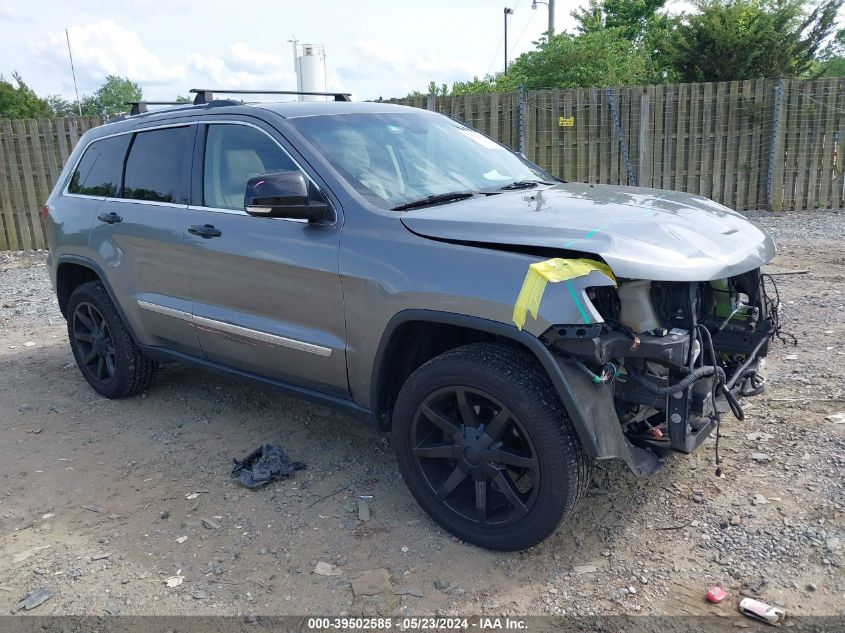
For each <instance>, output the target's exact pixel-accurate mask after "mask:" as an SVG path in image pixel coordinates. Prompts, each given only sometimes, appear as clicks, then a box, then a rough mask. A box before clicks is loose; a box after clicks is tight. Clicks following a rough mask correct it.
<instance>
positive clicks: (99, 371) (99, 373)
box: [97, 356, 106, 380]
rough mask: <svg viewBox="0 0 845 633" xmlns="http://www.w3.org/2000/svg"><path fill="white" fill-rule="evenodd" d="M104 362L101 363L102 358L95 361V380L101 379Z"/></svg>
mask: <svg viewBox="0 0 845 633" xmlns="http://www.w3.org/2000/svg"><path fill="white" fill-rule="evenodd" d="M105 365H106V364H105V362H103V357H102V356H100V358H98V359H97V378H99V379H100V380H102V379H103V369H104V368H105Z"/></svg>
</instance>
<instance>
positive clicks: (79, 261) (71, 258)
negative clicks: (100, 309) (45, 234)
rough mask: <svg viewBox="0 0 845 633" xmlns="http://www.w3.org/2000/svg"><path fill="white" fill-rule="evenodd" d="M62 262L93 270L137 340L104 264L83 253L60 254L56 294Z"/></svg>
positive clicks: (57, 262) (57, 265) (57, 266)
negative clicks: (84, 255)
mask: <svg viewBox="0 0 845 633" xmlns="http://www.w3.org/2000/svg"><path fill="white" fill-rule="evenodd" d="M62 264H76V265H78V266H83V267H85V268H88V269H89V270H91V271H93V272H94V274H96V275H97V277H98V278H99V280H100V283H101V284H103V287H104V288H105V289H106V292H108V293H109V299H111V302H112V303H113V304H114V307H115V308H116V309H117V313H118V314H119V315H120V320H121V321H123V325H124V326H126V329H127V330H129V334H130V335H131V336H132V338H133V339H135V340H136V341H137V340H138V338H137V337H136V336H135V332H133V331H132V326H131V325H130V324H129V320H128V319H127V318H126V315H125V314H124V313H123V308H122V307H121V305H120V303H119V302H118V300H117V297H116V296H115V294H114V290H112V287H111V284H110V283H109V281H108V276H107V275H106V273H105V271H104V270H103V268H102V266H100V265H99V264H98V263H97V262H95V261H94V260H93V259H89V258H87V257H83V256H81V255H69V254H68V255H60V256H59V258H58V260H57V261H56V284H57V287H56V294H58V291H59V289H58V273H59V268H60V267H61V265H62Z"/></svg>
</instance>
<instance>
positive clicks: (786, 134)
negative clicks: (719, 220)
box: [0, 78, 845, 250]
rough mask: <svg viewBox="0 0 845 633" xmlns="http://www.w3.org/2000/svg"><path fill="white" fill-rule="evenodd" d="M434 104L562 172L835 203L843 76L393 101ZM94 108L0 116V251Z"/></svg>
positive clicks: (783, 204) (33, 231)
mask: <svg viewBox="0 0 845 633" xmlns="http://www.w3.org/2000/svg"><path fill="white" fill-rule="evenodd" d="M394 102H395V103H404V104H406V105H411V106H415V107H420V108H428V109H434V110H437V111H440V112H444V113H446V114H449V115H450V116H453V117H455V118H457V119H459V120H462V121H465V122H466V123H468V124H469V125H472V126H473V127H475V128H477V129H479V130H481V131H482V132H484V133H486V134H489V135H490V136H492V137H493V138H495V139H497V140H499V141H500V142H502V143H504V144H505V145H508V146H509V147H512V148H514V149H517V150H520V151H523V152H524V153H525V155H526V156H527V157H528V158H529V159H530V160H532V161H534V162H536V163H538V164H539V165H541V166H542V167H544V168H546V169H548V170H549V171H550V172H551V173H552V174H554V175H555V176H558V177H560V178H563V179H564V180H570V181H579V182H591V183H611V184H622V185H627V184H631V185H639V186H645V187H656V188H660V189H676V190H680V191H687V192H690V193H696V194H701V195H703V196H706V197H708V198H712V199H714V200H716V201H717V202H721V203H722V204H724V205H726V206H729V207H731V208H734V209H737V210H739V211H745V210H755V209H771V210H772V211H789V210H812V209H819V208H834V209H839V208H843V207H845V178H843V173H842V172H843V156H842V154H843V148H842V146H841V141H842V138H843V133H845V117H843V115H845V78H834V79H819V80H813V81H801V80H792V79H787V80H763V79H759V80H751V81H732V82H725V83H705V84H680V85H659V86H645V87H642V86H635V87H625V88H611V89H604V88H583V89H582V88H579V89H572V90H542V91H525V92H522V91H520V92H514V93H502V94H478V95H465V96H459V97H436V98H434V97H429V98H426V97H419V98H412V99H400V100H395V101H394ZM100 123H101V121H100V119H99V118H98V117H79V118H65V119H40V120H32V119H27V120H21V121H7V120H0V222H2V231H0V250H7V249H12V250H16V249H21V250H27V249H35V248H44V247H45V239H44V232H43V227H42V226H41V223H40V219H39V215H38V210H39V208H40V206H41V204H43V202H44V201H45V200H46V199H47V196H48V194H49V192H50V189H51V188H52V186H53V183H54V182H55V181H56V179H57V177H58V174H59V172H60V171H61V167H62V165H63V164H64V162H65V160H66V159H67V157H68V154H69V153H70V151H71V149H73V146H74V144H75V143H76V142H77V140H78V139H79V136H80V135H81V134H82V132H84V131H85V130H87V129H88V128H91V127H94V126H96V125H99V124H100Z"/></svg>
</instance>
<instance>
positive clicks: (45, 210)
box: [41, 204, 50, 222]
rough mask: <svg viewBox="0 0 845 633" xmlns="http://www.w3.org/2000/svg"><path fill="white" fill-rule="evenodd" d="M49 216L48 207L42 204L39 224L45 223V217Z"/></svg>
mask: <svg viewBox="0 0 845 633" xmlns="http://www.w3.org/2000/svg"><path fill="white" fill-rule="evenodd" d="M49 214H50V205H48V204H42V205H41V222H46V221H47V216H48V215H49Z"/></svg>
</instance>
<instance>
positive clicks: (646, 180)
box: [637, 93, 651, 187]
mask: <svg viewBox="0 0 845 633" xmlns="http://www.w3.org/2000/svg"><path fill="white" fill-rule="evenodd" d="M650 122H651V100H650V99H649V96H648V95H647V94H646V93H642V94H641V95H640V130H639V132H640V135H639V141H640V142H639V156H638V157H637V160H638V164H637V171H638V172H639V173H638V174H637V185H639V186H640V187H650V186H651V128H650V127H649V123H650Z"/></svg>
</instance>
